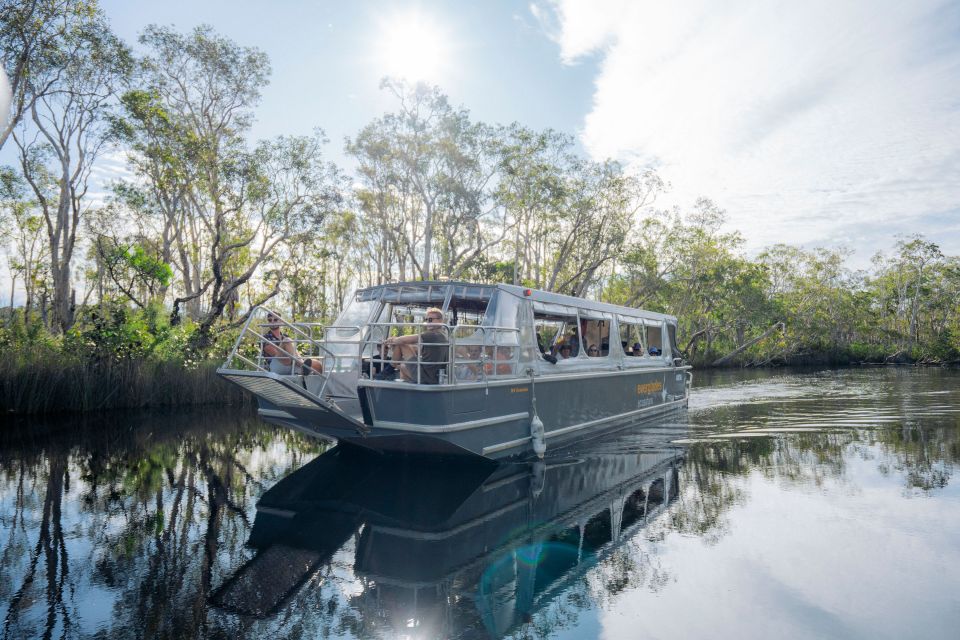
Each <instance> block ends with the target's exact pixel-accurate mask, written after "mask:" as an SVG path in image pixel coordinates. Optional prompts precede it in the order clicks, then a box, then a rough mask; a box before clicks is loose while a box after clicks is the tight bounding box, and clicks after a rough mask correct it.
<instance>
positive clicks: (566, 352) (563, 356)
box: [558, 342, 573, 360]
mask: <svg viewBox="0 0 960 640" xmlns="http://www.w3.org/2000/svg"><path fill="white" fill-rule="evenodd" d="M572 357H573V348H572V347H571V346H570V345H569V344H567V343H566V342H564V343H563V344H561V345H560V355H559V356H558V359H560V360H567V359H569V358H572Z"/></svg>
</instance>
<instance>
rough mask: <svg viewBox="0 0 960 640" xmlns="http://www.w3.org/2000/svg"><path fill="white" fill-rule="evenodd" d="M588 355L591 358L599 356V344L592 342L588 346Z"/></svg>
mask: <svg viewBox="0 0 960 640" xmlns="http://www.w3.org/2000/svg"><path fill="white" fill-rule="evenodd" d="M587 355H588V356H590V357H591V358H599V357H600V349H598V348H597V345H595V344H592V345H590V346H589V347H588V348H587Z"/></svg>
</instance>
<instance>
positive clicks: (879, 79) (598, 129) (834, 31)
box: [0, 0, 960, 266]
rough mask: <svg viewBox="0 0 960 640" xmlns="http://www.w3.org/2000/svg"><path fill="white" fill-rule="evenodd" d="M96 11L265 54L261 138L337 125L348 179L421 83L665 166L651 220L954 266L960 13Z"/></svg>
mask: <svg viewBox="0 0 960 640" xmlns="http://www.w3.org/2000/svg"><path fill="white" fill-rule="evenodd" d="M101 3H102V6H103V9H104V11H105V13H106V15H107V16H108V17H109V18H110V20H111V23H112V25H113V27H114V29H115V30H116V32H117V33H118V34H119V35H120V36H121V37H123V38H124V39H125V40H127V41H128V42H131V43H134V42H135V41H136V37H137V34H138V33H139V32H140V31H141V30H142V29H143V27H144V26H146V25H147V24H151V23H157V24H168V25H169V24H172V25H175V26H176V27H177V28H180V29H182V30H186V29H189V28H192V27H194V26H196V25H198V24H201V23H206V24H210V25H212V26H213V27H214V28H215V29H216V30H217V31H218V32H220V33H221V34H223V35H225V36H227V37H229V38H231V39H233V40H235V41H236V42H238V43H240V44H243V45H248V46H255V47H258V48H260V49H262V50H263V51H265V52H266V53H267V54H268V55H269V57H270V60H271V63H272V69H273V73H272V76H271V81H270V84H269V85H268V86H266V87H264V88H263V99H262V103H261V105H260V107H259V108H258V110H257V121H256V123H255V125H254V129H253V135H254V137H256V138H264V137H270V136H274V135H279V134H305V133H309V132H311V131H312V130H313V129H314V128H315V127H321V128H323V129H324V130H325V131H326V133H327V135H328V137H329V138H330V140H331V143H330V146H329V153H330V156H331V158H332V159H334V160H336V161H338V162H340V163H342V164H344V165H346V166H348V167H349V165H350V163H349V159H348V158H346V157H345V156H344V153H343V142H344V139H345V137H348V136H353V135H355V134H356V132H357V131H359V130H360V128H361V127H363V126H364V125H365V124H367V123H368V122H370V121H371V120H373V119H374V118H376V117H378V116H379V115H381V114H383V113H384V112H386V111H388V110H391V109H393V108H394V107H395V104H394V103H393V101H392V98H391V97H390V96H389V95H387V94H386V92H384V91H381V90H380V89H379V81H380V79H381V78H382V77H384V76H385V75H390V74H392V75H409V76H411V77H412V78H413V79H421V80H426V81H429V82H431V83H434V84H437V85H438V86H440V87H441V89H442V90H443V91H444V92H445V93H447V94H448V95H449V96H450V99H451V101H452V102H453V103H455V104H459V105H462V106H465V107H466V108H468V109H469V110H470V111H471V113H472V115H473V117H474V118H476V119H478V120H482V121H486V122H491V123H509V122H514V121H516V122H520V123H521V124H524V125H526V126H529V127H533V128H537V129H543V128H547V127H550V128H554V129H557V130H559V131H563V132H566V133H569V134H571V135H574V136H576V138H577V140H578V141H579V145H580V149H581V151H582V152H583V153H584V154H586V155H589V156H591V157H593V158H594V159H598V160H599V159H603V158H607V157H613V158H616V159H619V160H621V161H623V162H625V163H626V164H627V165H628V166H630V167H631V168H634V169H643V168H648V167H652V168H655V169H656V170H657V171H658V172H659V174H660V175H661V177H662V178H663V179H665V180H666V181H667V182H668V183H669V184H670V190H669V192H668V193H666V194H664V195H663V196H662V197H661V198H660V199H659V200H658V203H657V204H659V205H663V206H679V207H681V208H690V206H691V205H692V204H693V203H694V201H695V200H696V199H697V198H698V197H700V196H705V197H709V198H711V199H713V200H714V201H715V202H716V203H717V204H718V205H719V206H720V207H722V208H723V209H725V210H726V211H727V214H728V218H729V224H728V226H729V228H730V229H736V230H739V231H740V232H741V233H742V234H743V236H744V237H745V240H746V245H745V249H746V250H747V252H748V253H750V254H752V253H756V252H758V251H759V250H760V249H761V248H762V247H764V246H767V245H770V244H773V243H776V242H788V243H791V244H799V245H803V246H806V247H813V246H829V247H836V246H846V247H849V248H851V249H854V250H855V254H854V256H853V258H852V259H851V261H852V263H853V265H854V266H866V265H867V264H868V263H869V258H870V256H872V255H873V253H875V252H876V251H878V250H889V249H890V248H891V246H892V245H893V243H894V241H895V236H897V235H898V234H902V235H906V234H912V233H923V234H925V235H926V237H927V238H928V239H930V240H932V241H934V242H937V243H938V244H940V246H941V248H942V249H943V250H944V252H945V253H948V254H952V255H957V254H960V3H957V2H956V1H955V0H952V1H945V0H911V1H910V2H903V1H902V0H901V1H896V2H895V1H891V0H872V1H870V2H867V1H862V0H847V1H845V2H826V1H821V0H808V1H807V2H803V3H797V2H781V1H777V0H764V1H762V2H761V1H756V2H747V1H745V0H725V1H724V2H715V1H714V2H706V1H703V0H690V1H689V2H686V3H682V4H677V3H663V2H650V1H647V0H534V1H533V2H530V1H529V0H528V1H527V2H508V1H506V0H486V1H484V2H462V1H461V2H453V1H441V0H435V1H426V0H423V1H420V2H402V1H400V0H395V1H387V2H365V1H362V0H354V1H352V2H328V1H309V2H308V1H305V0H301V1H294V0H274V1H273V2H269V3H267V2H252V1H249V0H231V1H222V0H202V1H199V0H192V1H189V2H188V1H185V0H165V1H164V2H135V1H130V0H101ZM3 155H4V156H6V155H7V150H4V154H3ZM0 161H4V162H9V159H6V158H0ZM121 169H122V161H121V159H120V158H115V159H114V161H113V162H105V163H104V166H103V168H102V169H101V171H102V172H103V175H109V174H110V173H111V172H116V171H120V170H121Z"/></svg>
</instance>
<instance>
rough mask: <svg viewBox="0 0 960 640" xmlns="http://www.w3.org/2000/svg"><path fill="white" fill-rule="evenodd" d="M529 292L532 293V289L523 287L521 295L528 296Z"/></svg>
mask: <svg viewBox="0 0 960 640" xmlns="http://www.w3.org/2000/svg"><path fill="white" fill-rule="evenodd" d="M531 293H533V290H532V289H524V290H523V295H525V296H529V295H530V294H531Z"/></svg>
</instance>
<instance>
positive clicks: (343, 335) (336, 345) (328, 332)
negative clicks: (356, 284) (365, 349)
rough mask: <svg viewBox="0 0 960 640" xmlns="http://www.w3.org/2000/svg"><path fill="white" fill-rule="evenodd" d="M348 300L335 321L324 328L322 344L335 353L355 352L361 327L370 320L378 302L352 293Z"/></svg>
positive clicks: (346, 353) (353, 353)
mask: <svg viewBox="0 0 960 640" xmlns="http://www.w3.org/2000/svg"><path fill="white" fill-rule="evenodd" d="M349 300H350V302H349V303H348V304H347V306H346V308H344V310H343V311H342V312H340V315H339V316H337V320H336V322H335V323H334V324H333V325H332V326H329V327H326V328H325V330H324V337H323V339H324V346H325V347H326V348H327V349H329V350H330V351H331V352H332V353H335V354H337V355H342V356H346V355H350V356H355V355H356V354H357V345H358V343H359V342H360V338H361V337H362V336H363V331H362V328H363V327H365V326H366V325H367V323H368V322H369V321H370V316H371V315H372V314H373V312H374V310H376V309H377V308H378V307H379V306H380V303H379V302H377V301H376V300H361V299H360V298H359V296H357V295H352V296H350V298H349Z"/></svg>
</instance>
